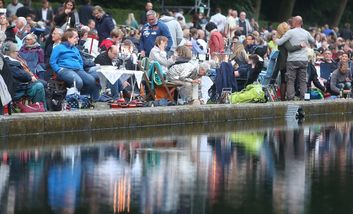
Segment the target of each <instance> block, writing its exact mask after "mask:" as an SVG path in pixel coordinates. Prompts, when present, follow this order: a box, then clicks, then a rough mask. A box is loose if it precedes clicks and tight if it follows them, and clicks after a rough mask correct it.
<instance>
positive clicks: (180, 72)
mask: <svg viewBox="0 0 353 214" xmlns="http://www.w3.org/2000/svg"><path fill="white" fill-rule="evenodd" d="M166 77H167V80H168V81H185V82H192V81H193V80H195V79H197V77H198V65H196V64H193V63H191V62H186V63H180V64H175V65H173V66H171V67H170V68H169V71H168V72H167V73H166Z"/></svg>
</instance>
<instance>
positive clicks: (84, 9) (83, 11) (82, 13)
mask: <svg viewBox="0 0 353 214" xmlns="http://www.w3.org/2000/svg"><path fill="white" fill-rule="evenodd" d="M92 12H93V7H92V5H91V0H84V4H83V5H82V6H81V7H80V9H79V10H78V15H79V17H80V22H81V23H82V24H83V25H87V24H88V20H90V19H93V18H94V17H93V15H92Z"/></svg>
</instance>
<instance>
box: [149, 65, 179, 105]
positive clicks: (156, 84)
mask: <svg viewBox="0 0 353 214" xmlns="http://www.w3.org/2000/svg"><path fill="white" fill-rule="evenodd" d="M147 77H148V79H149V80H150V85H151V90H154V96H155V97H154V98H155V100H159V99H168V100H170V101H175V99H174V97H173V95H174V92H176V89H177V87H178V86H180V85H177V84H174V83H171V82H168V81H167V80H165V75H164V73H163V71H162V68H161V66H160V64H159V63H158V62H155V61H154V62H152V63H151V64H150V66H149V70H148V72H147Z"/></svg>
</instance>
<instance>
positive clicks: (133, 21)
mask: <svg viewBox="0 0 353 214" xmlns="http://www.w3.org/2000/svg"><path fill="white" fill-rule="evenodd" d="M125 25H127V26H129V27H132V28H134V29H138V28H139V24H138V23H137V21H136V19H135V15H134V14H133V13H129V15H128V16H127V19H126V20H125Z"/></svg>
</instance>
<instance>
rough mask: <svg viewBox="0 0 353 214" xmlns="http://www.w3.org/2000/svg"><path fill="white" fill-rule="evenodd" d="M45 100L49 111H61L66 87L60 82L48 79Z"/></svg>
mask: <svg viewBox="0 0 353 214" xmlns="http://www.w3.org/2000/svg"><path fill="white" fill-rule="evenodd" d="M45 95H46V102H47V107H48V110H49V111H61V109H62V104H63V101H64V99H65V95H66V87H65V86H64V84H61V82H59V81H57V80H54V79H49V80H48V82H47V88H45Z"/></svg>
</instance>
